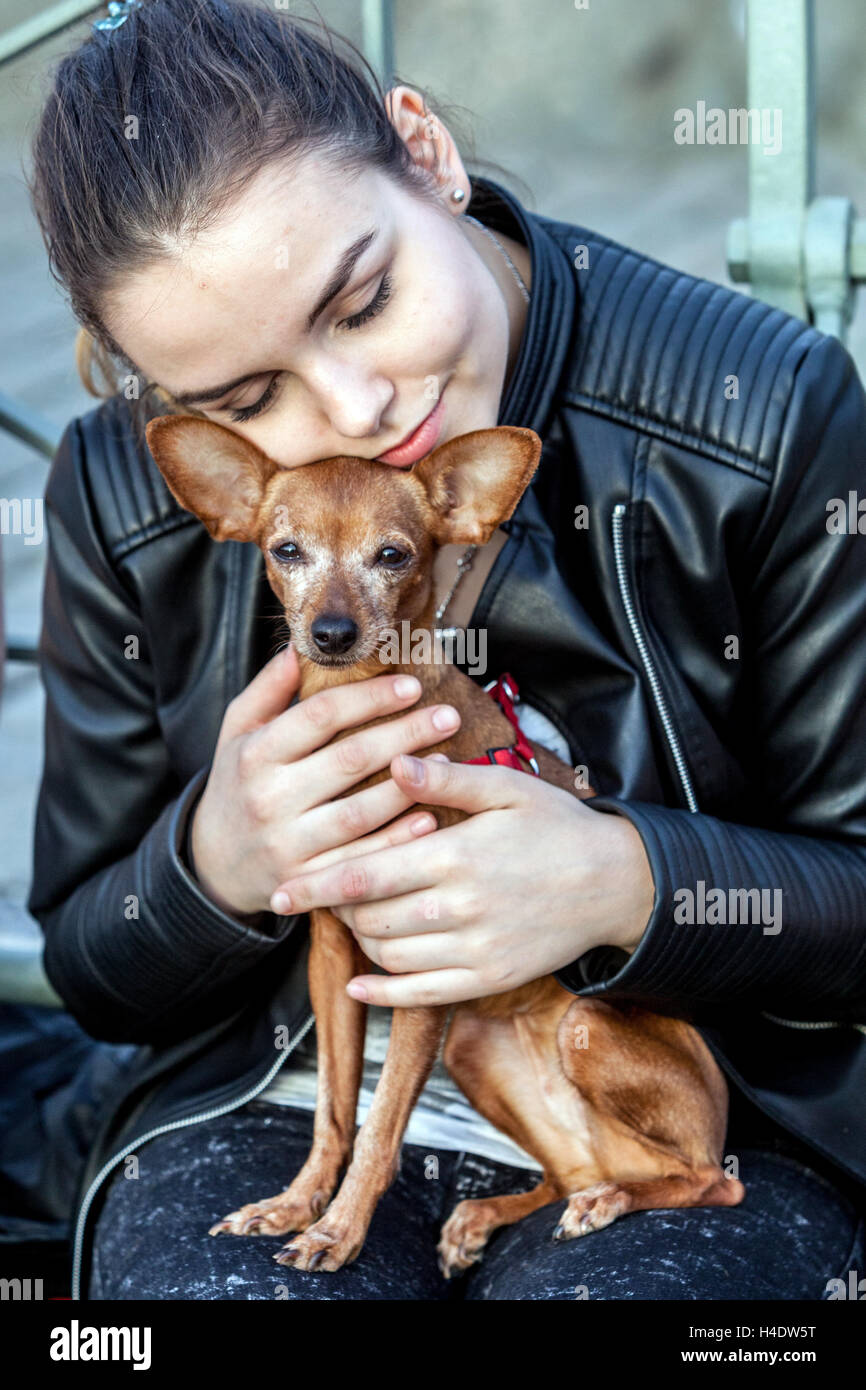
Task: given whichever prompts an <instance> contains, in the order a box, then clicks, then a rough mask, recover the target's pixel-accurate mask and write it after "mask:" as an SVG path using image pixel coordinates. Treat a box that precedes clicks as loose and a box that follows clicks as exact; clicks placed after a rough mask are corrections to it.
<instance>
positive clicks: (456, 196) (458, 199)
mask: <svg viewBox="0 0 866 1390" xmlns="http://www.w3.org/2000/svg"><path fill="white" fill-rule="evenodd" d="M451 197H452V199H453V200H454V202H455V203H462V202H463V199H464V198H465V197H466V194H465V193H464V192H463V189H462V188H455V189H454V190H453V192H452V194H451Z"/></svg>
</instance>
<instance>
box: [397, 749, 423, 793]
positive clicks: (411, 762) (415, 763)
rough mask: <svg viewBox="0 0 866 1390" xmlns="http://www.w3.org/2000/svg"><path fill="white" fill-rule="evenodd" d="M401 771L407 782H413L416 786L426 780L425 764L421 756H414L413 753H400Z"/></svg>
mask: <svg viewBox="0 0 866 1390" xmlns="http://www.w3.org/2000/svg"><path fill="white" fill-rule="evenodd" d="M400 771H401V772H402V773H403V776H404V777H405V778H406V781H407V782H412V783H414V785H415V786H416V787H420V785H421V783H422V782H423V781H424V764H423V763H422V762H421V760H420V758H413V757H412V755H411V753H401V754H400Z"/></svg>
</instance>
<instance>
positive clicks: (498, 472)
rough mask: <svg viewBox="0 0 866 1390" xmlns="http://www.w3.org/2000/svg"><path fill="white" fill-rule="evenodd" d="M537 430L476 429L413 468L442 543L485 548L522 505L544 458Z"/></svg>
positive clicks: (450, 440) (503, 427)
mask: <svg viewBox="0 0 866 1390" xmlns="http://www.w3.org/2000/svg"><path fill="white" fill-rule="evenodd" d="M541 447H542V446H541V440H540V439H539V437H538V435H537V434H536V433H535V431H534V430H526V429H518V428H515V427H512V426H505V425H503V426H500V427H499V428H497V429H491V430H471V431H470V432H469V434H461V435H458V437H457V438H456V439H449V440H448V442H447V444H442V445H441V446H440V447H439V448H438V449H434V450H433V452H432V453H431V454H428V455H427V457H426V458H423V459H422V460H421V462H420V463H418V464H416V466H415V467H414V468H413V469H412V477H414V478H417V479H418V481H419V482H420V483H422V484H423V486H424V489H425V491H426V493H427V500H428V502H429V503H430V506H431V507H432V508H433V512H434V516H435V518H436V520H435V523H434V528H433V534H434V537H435V540H436V541H437V543H438V544H439V545H449V544H451V543H453V542H457V543H458V544H460V545H485V544H486V543H487V541H489V540H490V537H491V536H492V535H493V532H494V531H495V530H496V528H497V526H499V525H500V524H501V523H502V522H503V521H507V520H508V518H509V517H510V516H511V514H512V512H513V511H514V508H515V507H516V506H517V504H518V502H519V501H520V499H521V497H522V496H523V493H524V491H525V490H526V487H527V485H528V484H529V480H530V478H531V477H532V475H533V473H534V472H535V470H536V468H537V467H538V461H539V459H540V458H541Z"/></svg>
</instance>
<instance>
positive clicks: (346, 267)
mask: <svg viewBox="0 0 866 1390" xmlns="http://www.w3.org/2000/svg"><path fill="white" fill-rule="evenodd" d="M378 235H379V228H378V227H371V228H370V230H369V231H367V232H364V233H363V235H362V236H359V237H358V238H357V240H355V241H353V242H352V244H351V246H347V248H346V250H345V251H344V252H343V254H342V256H341V257H340V259H339V261H338V263H337V265H336V267H335V269H334V273H333V275H332V276H331V278H330V280H329V281H328V283H327V286H326V287H325V290H324V292H323V294H322V295H321V296H320V298H319V300H318V301H317V303H316V306H315V308H314V309H313V310H312V311H311V312H310V313H309V314H308V315H307V321H306V325H305V331H306V332H307V333H309V332H311V331H312V329H313V327H314V326H315V323H316V320H317V319H318V318H319V316H320V315H321V314H323V313H324V312H325V310H326V309H327V307H328V305H329V304H330V303H331V301H332V300H333V299H336V298H337V295H338V294H340V293H341V291H342V290H344V289H345V288H346V286H347V284H348V283H349V281H350V279H351V278H352V272H353V271H354V269H355V266H356V265H357V263H358V261H359V260H360V259H361V257H362V256H363V254H364V252H365V251H366V250H367V248H368V247H369V246H370V245H371V244H372V243H373V242H374V241H375V240H376V237H377V236H378ZM263 375H264V371H258V372H245V373H244V375H243V376H238V377H235V378H234V380H233V381H225V382H223V383H222V385H221V386H208V387H204V388H202V389H200V390H194V391H172V392H171V393H170V394H171V395H172V396H173V397H174V399H175V401H176V402H177V404H178V405H195V404H197V403H198V402H203V401H216V400H219V398H220V396H225V395H226V394H227V392H229V391H235V390H236V389H237V388H238V387H239V386H243V385H244V384H245V383H246V382H248V381H254V380H255V378H256V377H257V376H263Z"/></svg>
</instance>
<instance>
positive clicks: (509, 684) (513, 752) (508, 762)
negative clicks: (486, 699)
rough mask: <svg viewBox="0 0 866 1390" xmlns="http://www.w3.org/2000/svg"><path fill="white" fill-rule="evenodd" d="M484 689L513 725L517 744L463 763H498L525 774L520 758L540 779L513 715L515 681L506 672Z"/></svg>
mask: <svg viewBox="0 0 866 1390" xmlns="http://www.w3.org/2000/svg"><path fill="white" fill-rule="evenodd" d="M484 689H485V690H486V691H487V693H488V695H489V696H490V697H491V699H493V700H495V701H496V703H497V705H498V706H499V708H500V709H501V710H502V713H503V714H504V715H505V718H506V719H507V720H508V721H509V722H510V723H511V724H513V725H514V728H515V730H516V732H517V742H516V743H513V744H512V745H511V747H510V748H488V750H487V752H486V753H485V754H484V756H483V757H482V758H464V759H463V761H464V762H466V763H498V764H499V766H500V767H515V768H517V771H518V772H525V771H526V769H525V768H524V767H523V765H522V763H521V761H520V759H521V758H524V759H525V760H526V762H528V763H529V766H530V767H531V769H532V771H533V772H534V774H535V776H536V777H540V776H541V773H540V771H539V768H538V763H537V762H536V759H535V754H534V753H533V751H532V744H531V743H530V742H529V739H528V738H527V737H526V734H525V733H524V732H523V730H522V729H521V727H520V725H519V724H518V722H517V715H516V714H515V713H514V702H515V700H516V699H517V698H518V696H519V694H520V691H519V690H518V687H517V681H516V680H515V679H514V677H513V676H511V675H509V674H508V672H507V671H506V672H505V674H504V675H502V676H500V677H499V679H498V680H495V681H490V682H489V683H488V684H487V685H485V687H484Z"/></svg>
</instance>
